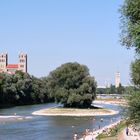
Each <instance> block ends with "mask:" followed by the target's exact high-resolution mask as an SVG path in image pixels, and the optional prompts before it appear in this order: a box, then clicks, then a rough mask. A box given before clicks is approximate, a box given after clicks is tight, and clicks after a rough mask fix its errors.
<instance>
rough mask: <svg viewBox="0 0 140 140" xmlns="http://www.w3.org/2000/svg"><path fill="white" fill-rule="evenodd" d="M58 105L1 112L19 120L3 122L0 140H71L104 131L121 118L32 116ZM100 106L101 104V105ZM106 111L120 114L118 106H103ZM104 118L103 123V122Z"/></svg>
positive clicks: (117, 116)
mask: <svg viewBox="0 0 140 140" xmlns="http://www.w3.org/2000/svg"><path fill="white" fill-rule="evenodd" d="M54 105H56V104H53V103H51V104H43V105H30V106H20V107H13V108H9V109H1V110H0V114H3V115H13V114H14V113H16V115H17V116H20V118H21V120H20V119H19V118H18V117H17V118H8V119H5V120H2V119H1V118H0V139H2V140H25V139H28V140H72V139H73V134H74V133H75V132H76V133H78V134H82V132H84V131H85V129H87V128H89V129H93V128H96V129H97V128H98V127H99V126H100V127H103V126H105V125H107V124H109V123H110V121H111V120H112V121H117V120H118V119H120V115H119V114H116V115H112V116H101V117H100V116H96V117H68V116H67V117H65V116H53V117H51V116H33V115H31V113H32V112H33V111H36V110H39V109H43V108H47V107H51V106H54ZM98 105H101V104H98ZM102 106H104V107H106V108H111V109H114V110H118V109H119V110H120V108H118V106H116V105H107V104H103V105H102ZM101 118H103V120H104V121H103V122H101Z"/></svg>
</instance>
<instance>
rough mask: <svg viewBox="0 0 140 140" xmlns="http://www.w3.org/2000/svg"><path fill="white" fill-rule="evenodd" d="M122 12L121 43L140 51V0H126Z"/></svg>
mask: <svg viewBox="0 0 140 140" xmlns="http://www.w3.org/2000/svg"><path fill="white" fill-rule="evenodd" d="M120 12H121V23H122V26H121V29H122V33H121V43H122V45H125V46H127V47H128V48H130V47H135V50H136V52H138V53H139V52H140V0H125V1H124V4H123V6H122V7H121V9H120Z"/></svg>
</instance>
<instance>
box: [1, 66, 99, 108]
mask: <svg viewBox="0 0 140 140" xmlns="http://www.w3.org/2000/svg"><path fill="white" fill-rule="evenodd" d="M95 96H96V81H95V79H94V77H91V76H90V74H89V70H88V68H87V66H85V65H80V64H78V63H66V64H63V65H61V66H60V67H58V68H56V70H54V71H52V72H50V74H49V75H48V76H46V77H43V78H37V77H34V76H32V75H29V74H28V73H23V72H21V71H16V72H15V74H7V73H0V106H1V107H2V106H5V105H6V106H7V105H8V106H11V105H26V104H37V103H46V102H57V103H62V104H63V105H64V106H65V107H78V108H86V107H90V105H91V103H92V100H94V98H95Z"/></svg>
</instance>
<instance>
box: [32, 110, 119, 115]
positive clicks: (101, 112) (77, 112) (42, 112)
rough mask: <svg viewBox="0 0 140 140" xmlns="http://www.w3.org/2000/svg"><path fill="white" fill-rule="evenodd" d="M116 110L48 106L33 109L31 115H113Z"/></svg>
mask: <svg viewBox="0 0 140 140" xmlns="http://www.w3.org/2000/svg"><path fill="white" fill-rule="evenodd" d="M117 113H118V111H114V110H110V109H67V108H61V109H59V108H48V109H42V110H39V111H35V112H33V113H32V114H33V115H45V116H99V115H114V114H117Z"/></svg>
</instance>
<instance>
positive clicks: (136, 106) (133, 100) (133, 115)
mask: <svg viewBox="0 0 140 140" xmlns="http://www.w3.org/2000/svg"><path fill="white" fill-rule="evenodd" d="M127 116H129V118H128V123H131V124H134V125H137V124H139V123H140V119H139V118H140V91H139V90H136V91H135V92H134V91H133V93H131V95H130V96H128V109H127Z"/></svg>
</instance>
